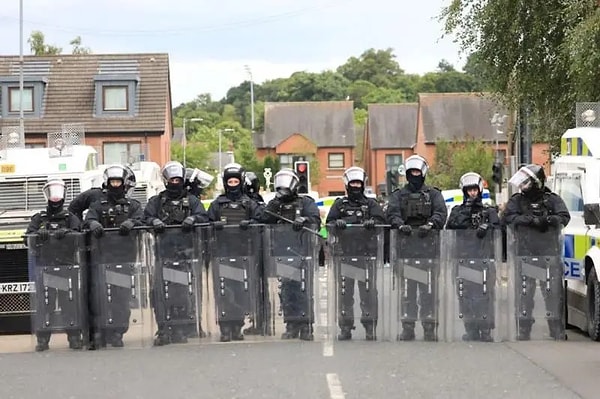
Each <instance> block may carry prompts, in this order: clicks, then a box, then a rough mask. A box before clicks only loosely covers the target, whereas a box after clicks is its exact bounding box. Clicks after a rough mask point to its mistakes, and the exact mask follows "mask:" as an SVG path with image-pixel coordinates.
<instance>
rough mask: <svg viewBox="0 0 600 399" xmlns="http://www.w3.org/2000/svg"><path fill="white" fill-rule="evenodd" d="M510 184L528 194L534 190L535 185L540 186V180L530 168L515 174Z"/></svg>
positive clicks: (522, 169)
mask: <svg viewBox="0 0 600 399" xmlns="http://www.w3.org/2000/svg"><path fill="white" fill-rule="evenodd" d="M508 183H510V184H512V185H513V186H515V187H516V188H517V189H519V190H521V191H523V192H526V191H529V190H531V189H532V188H533V186H534V185H538V186H540V179H538V177H537V176H536V175H535V173H533V172H532V171H531V170H529V169H528V168H525V167H523V168H521V169H519V170H518V171H517V173H515V174H514V175H513V176H512V177H511V178H510V180H509V181H508Z"/></svg>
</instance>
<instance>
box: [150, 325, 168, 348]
mask: <svg viewBox="0 0 600 399" xmlns="http://www.w3.org/2000/svg"><path fill="white" fill-rule="evenodd" d="M170 343H171V336H170V334H169V331H168V330H167V329H166V328H160V329H159V330H158V331H157V332H156V338H154V346H165V345H169V344H170Z"/></svg>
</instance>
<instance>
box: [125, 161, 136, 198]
mask: <svg viewBox="0 0 600 399" xmlns="http://www.w3.org/2000/svg"><path fill="white" fill-rule="evenodd" d="M123 167H124V168H125V170H126V171H127V176H125V195H126V196H127V197H130V196H131V195H132V194H133V190H134V189H135V185H136V180H135V173H134V172H133V170H132V169H131V168H130V167H129V166H127V165H125V166H123Z"/></svg>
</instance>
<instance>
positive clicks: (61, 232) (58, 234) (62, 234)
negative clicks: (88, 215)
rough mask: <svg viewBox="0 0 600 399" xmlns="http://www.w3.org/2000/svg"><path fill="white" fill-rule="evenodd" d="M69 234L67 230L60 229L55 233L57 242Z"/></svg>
mask: <svg viewBox="0 0 600 399" xmlns="http://www.w3.org/2000/svg"><path fill="white" fill-rule="evenodd" d="M68 232H69V230H67V229H58V230H56V231H55V232H54V237H56V239H57V240H62V239H63V238H65V236H66V235H67V233H68Z"/></svg>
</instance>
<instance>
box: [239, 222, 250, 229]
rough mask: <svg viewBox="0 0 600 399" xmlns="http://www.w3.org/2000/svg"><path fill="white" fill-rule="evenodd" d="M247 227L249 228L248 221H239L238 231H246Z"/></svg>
mask: <svg viewBox="0 0 600 399" xmlns="http://www.w3.org/2000/svg"><path fill="white" fill-rule="evenodd" d="M248 227H250V221H249V220H242V221H240V229H242V230H248Z"/></svg>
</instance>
